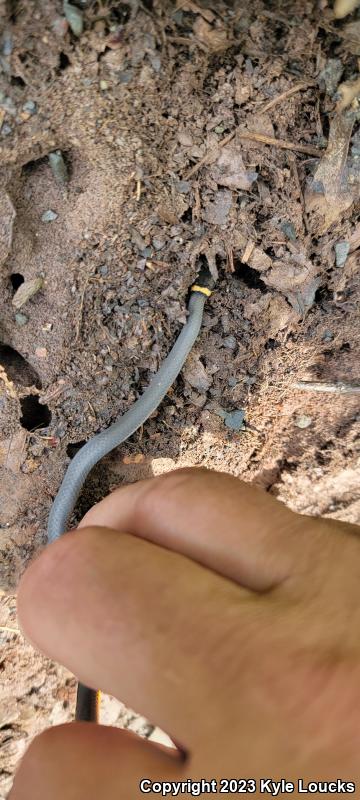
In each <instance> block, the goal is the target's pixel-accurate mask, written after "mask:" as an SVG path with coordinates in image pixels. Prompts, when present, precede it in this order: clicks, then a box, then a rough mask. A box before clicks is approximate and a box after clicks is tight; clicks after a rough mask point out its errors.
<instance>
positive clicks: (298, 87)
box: [260, 81, 314, 114]
mask: <svg viewBox="0 0 360 800" xmlns="http://www.w3.org/2000/svg"><path fill="white" fill-rule="evenodd" d="M309 86H314V82H313V81H301V83H297V84H296V85H295V86H292V87H291V89H287V90H286V92H282V94H278V96H277V97H274V99H273V100H270V102H269V103H266V104H265V105H264V106H263V108H261V109H260V113H261V114H262V113H263V112H264V111H269V110H270V108H274V106H276V105H277V104H278V103H282V101H283V100H285V99H286V98H287V97H291V96H292V95H293V94H296V93H297V92H301V90H302V89H308V87H309Z"/></svg>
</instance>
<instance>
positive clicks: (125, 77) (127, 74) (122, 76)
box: [118, 69, 133, 84]
mask: <svg viewBox="0 0 360 800" xmlns="http://www.w3.org/2000/svg"><path fill="white" fill-rule="evenodd" d="M132 77H133V72H132V71H131V70H129V69H127V70H124V72H119V73H118V80H119V83H124V84H127V83H130V81H131V79H132Z"/></svg>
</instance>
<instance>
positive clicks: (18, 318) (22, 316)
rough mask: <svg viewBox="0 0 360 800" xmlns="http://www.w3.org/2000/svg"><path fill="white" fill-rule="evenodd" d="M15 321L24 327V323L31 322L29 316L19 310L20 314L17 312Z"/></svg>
mask: <svg viewBox="0 0 360 800" xmlns="http://www.w3.org/2000/svg"><path fill="white" fill-rule="evenodd" d="M15 322H16V324H17V325H19V327H20V328H22V327H23V325H27V323H28V322H29V317H27V316H26V314H22V313H21V311H19V313H18V314H15Z"/></svg>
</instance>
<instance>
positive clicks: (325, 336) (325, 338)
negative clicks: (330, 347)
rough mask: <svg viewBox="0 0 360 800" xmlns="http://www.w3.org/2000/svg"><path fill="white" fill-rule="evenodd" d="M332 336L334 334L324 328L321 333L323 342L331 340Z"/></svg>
mask: <svg viewBox="0 0 360 800" xmlns="http://www.w3.org/2000/svg"><path fill="white" fill-rule="evenodd" d="M333 338H334V334H333V332H332V331H329V330H326V331H324V333H323V335H322V340H323V342H332V340H333Z"/></svg>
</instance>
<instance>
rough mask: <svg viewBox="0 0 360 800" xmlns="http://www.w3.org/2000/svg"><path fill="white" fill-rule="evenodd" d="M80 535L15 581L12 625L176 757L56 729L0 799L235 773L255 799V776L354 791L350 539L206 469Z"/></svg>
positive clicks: (356, 680) (143, 495)
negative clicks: (132, 713) (143, 721)
mask: <svg viewBox="0 0 360 800" xmlns="http://www.w3.org/2000/svg"><path fill="white" fill-rule="evenodd" d="M80 527H81V528H82V529H81V530H77V531H75V532H71V533H69V534H67V535H66V536H64V537H63V538H62V539H61V540H60V541H58V542H56V543H55V544H53V545H51V546H49V547H48V548H46V549H45V551H44V552H43V553H42V554H41V555H40V557H39V558H38V559H37V560H36V561H35V562H34V563H33V564H32V565H31V566H30V567H29V568H28V569H27V571H26V572H25V575H24V577H23V579H22V581H21V584H20V589H19V597H18V608H19V616H20V621H21V624H22V627H23V630H24V631H25V633H26V635H27V636H28V637H29V638H30V639H31V640H32V641H33V643H34V644H35V646H37V647H38V648H40V649H41V650H42V651H43V652H45V653H46V654H47V655H49V656H50V657H52V658H54V659H56V660H57V661H60V662H61V663H63V664H64V665H66V666H67V667H68V668H69V669H70V670H71V671H72V672H73V673H74V674H75V675H77V676H78V678H79V679H80V680H81V681H82V682H83V683H85V684H86V685H88V686H93V687H96V688H97V687H99V688H101V689H103V690H104V691H105V692H107V693H109V694H112V695H114V696H116V697H118V698H120V699H121V700H122V701H124V702H125V703H126V704H127V705H129V706H130V707H132V708H135V709H136V710H137V711H139V712H141V713H142V714H144V715H145V716H146V717H147V718H148V719H149V720H150V721H151V722H153V723H154V724H156V725H159V726H160V727H161V728H163V729H164V730H165V731H166V732H167V733H168V734H169V735H170V736H171V738H172V739H173V740H174V741H175V742H176V743H177V744H178V746H179V750H173V751H168V750H166V748H162V747H160V746H158V745H155V744H153V743H151V742H148V741H146V740H141V739H139V738H137V737H136V736H134V735H132V734H129V733H128V732H126V731H121V730H118V729H114V728H110V727H106V726H101V725H94V724H91V723H74V724H70V725H63V726H60V727H57V728H52V729H49V730H47V731H45V732H44V733H43V734H42V735H41V736H39V737H38V738H37V739H35V741H34V742H33V743H32V745H31V746H30V748H29V749H28V751H27V753H26V755H25V757H24V759H23V761H22V764H21V766H20V769H19V771H18V774H17V777H16V779H15V783H14V788H13V791H12V793H11V800H24V798H27V800H29V798H34V800H35V798H36V800H45V798H51V799H52V800H60V799H61V800H80V799H81V800H83V799H84V800H85V798H86V800H92V799H93V798H98V797H99V796H101V797H103V798H104V799H105V800H115V798H116V800H119V798H120V797H121V798H126V800H131V799H132V798H135V797H141V796H143V795H142V794H141V791H140V789H139V781H140V780H141V779H143V778H147V779H149V781H170V782H171V781H174V782H179V781H186V780H187V779H192V780H193V781H196V780H199V779H200V778H205V779H207V780H208V781H210V780H211V779H213V780H216V781H217V782H218V787H220V781H221V780H222V779H226V778H235V779H236V778H238V779H240V778H248V779H253V780H255V781H256V782H257V785H256V790H257V793H256V795H255V796H258V792H259V786H260V779H261V778H273V779H274V780H275V779H280V778H286V779H287V780H288V781H293V782H294V783H295V792H294V793H295V794H296V793H297V791H296V790H297V780H298V778H301V779H302V780H303V781H304V785H306V784H307V781H308V780H314V781H316V780H322V781H336V779H338V778H340V779H342V780H343V781H353V782H355V783H356V782H359V780H360V766H359V745H360V725H359V709H360V702H359V701H360V642H359V622H360V603H359V600H360V584H359V574H360V542H359V541H358V538H357V533H358V529H357V528H356V527H354V526H350V525H346V524H342V523H337V522H333V521H330V520H325V519H311V518H308V517H302V516H299V515H296V514H294V513H292V512H291V511H290V510H289V509H287V508H286V507H285V506H283V505H282V504H280V503H278V502H277V501H276V500H274V499H273V498H272V497H271V496H269V495H267V494H266V493H264V492H261V491H259V490H257V489H255V488H253V487H251V486H249V485H246V484H244V483H241V482H240V481H238V480H237V479H235V478H231V477H229V476H226V475H224V474H217V473H214V472H207V471H206V470H202V469H198V470H181V471H177V472H173V473H170V474H168V475H166V476H164V477H161V478H157V479H153V480H150V481H144V482H141V483H138V484H134V485H131V486H127V487H125V488H121V489H118V490H117V491H115V492H113V493H112V494H111V495H109V496H108V497H107V498H106V499H105V500H103V501H102V502H101V503H99V504H98V505H97V506H95V507H94V508H93V509H92V510H91V511H90V512H89V513H88V514H87V515H86V516H85V518H84V519H83V521H82V523H81V526H80ZM184 752H185V753H186V757H185V758H184V755H183V754H184ZM358 785H359V784H358ZM248 788H249V790H250V791H251V789H252V786H251V785H249V787H248ZM193 793H194V794H195V790H194V792H193ZM188 795H191V791H189V793H188ZM259 796H260V795H259Z"/></svg>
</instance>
